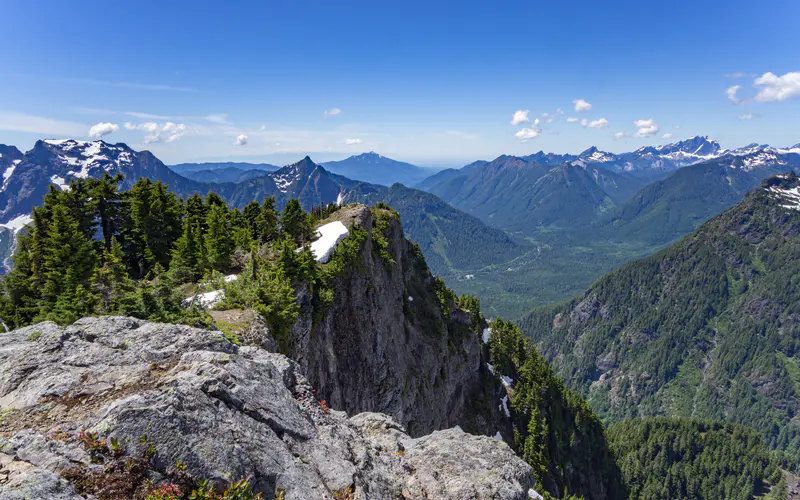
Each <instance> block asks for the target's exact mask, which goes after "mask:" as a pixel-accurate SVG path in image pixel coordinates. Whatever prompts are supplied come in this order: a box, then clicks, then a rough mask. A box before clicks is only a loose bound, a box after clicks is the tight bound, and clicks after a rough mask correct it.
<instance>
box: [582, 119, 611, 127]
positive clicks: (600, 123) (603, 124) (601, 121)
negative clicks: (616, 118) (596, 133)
mask: <svg viewBox="0 0 800 500" xmlns="http://www.w3.org/2000/svg"><path fill="white" fill-rule="evenodd" d="M587 126H588V127H589V128H606V127H608V120H606V119H605V118H600V119H599V120H592V121H590V122H589V124H588V125H587Z"/></svg>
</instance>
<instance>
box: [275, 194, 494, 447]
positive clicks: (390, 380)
mask: <svg viewBox="0 0 800 500" xmlns="http://www.w3.org/2000/svg"><path fill="white" fill-rule="evenodd" d="M374 214H375V217H374V216H373V212H372V211H370V209H369V208H367V207H366V206H364V205H352V206H348V207H346V208H344V209H342V210H340V211H338V212H337V213H336V214H334V218H336V219H338V220H341V221H342V222H343V223H345V225H347V226H350V225H351V224H354V225H356V226H360V227H362V228H364V229H366V230H367V231H368V236H367V237H366V239H365V240H364V242H363V243H362V245H361V248H360V251H359V255H358V259H357V260H356V262H354V263H353V264H352V265H350V266H349V267H348V269H346V270H345V271H344V272H342V273H340V275H339V276H338V277H337V279H336V283H335V285H334V290H335V291H336V293H335V296H334V301H333V304H332V305H331V306H330V308H328V309H327V311H320V310H319V306H318V305H315V304H314V303H313V300H312V297H311V294H309V293H307V292H302V293H301V294H300V297H299V299H300V304H301V307H302V313H301V317H300V319H299V320H298V322H297V324H296V325H295V327H294V329H293V332H292V337H293V340H294V347H293V349H292V352H291V355H290V356H291V357H292V358H293V359H295V360H297V362H298V363H299V364H300V366H301V367H302V368H303V370H304V372H305V373H306V374H307V376H308V378H309V380H310V381H311V383H312V384H313V385H314V386H315V387H316V388H317V390H318V391H319V392H318V394H319V395H320V398H321V399H322V398H324V399H326V400H327V401H328V402H329V403H330V404H331V405H332V406H333V407H335V408H341V409H343V410H345V411H347V412H348V413H349V414H353V413H357V412H363V411H375V412H381V413H387V414H389V415H391V416H392V417H393V418H395V419H396V420H398V421H399V422H400V423H401V424H402V425H403V426H405V427H406V428H407V429H408V431H409V433H410V434H411V435H412V436H418V435H422V434H427V433H429V432H431V431H433V430H436V429H442V428H445V427H450V426H453V425H455V424H459V425H462V426H465V428H468V429H469V430H472V431H476V432H482V433H487V434H492V435H494V434H495V432H496V431H497V430H499V429H500V428H503V426H508V423H507V422H504V421H503V420H502V419H501V414H500V412H498V411H496V408H495V411H494V412H483V413H481V412H479V411H477V410H476V408H478V407H480V406H481V404H482V403H483V402H485V401H483V400H484V399H485V398H486V396H484V395H483V393H484V391H488V393H489V394H494V393H495V392H496V399H497V401H498V402H499V398H500V397H501V395H500V392H502V386H501V385H500V383H499V381H498V380H497V379H495V378H494V377H492V376H491V375H490V374H489V373H488V371H487V370H486V367H485V363H482V362H481V356H482V344H481V339H480V330H481V329H482V327H483V326H482V325H473V324H472V318H471V315H470V313H469V312H468V311H462V310H459V309H458V308H456V307H455V306H454V304H452V303H451V304H449V307H448V308H447V309H449V310H450V311H449V316H445V315H446V314H447V313H446V312H445V313H443V308H442V305H441V303H440V301H439V298H438V297H437V294H436V291H435V288H434V278H433V276H432V275H431V273H430V271H429V270H428V267H427V265H426V264H425V260H424V257H423V256H422V253H421V252H420V250H419V247H417V246H416V245H415V244H413V243H411V242H410V241H408V240H407V239H406V238H405V236H404V235H403V230H402V227H401V225H400V221H399V219H398V218H397V215H396V213H394V212H391V211H388V210H379V209H374ZM377 218H381V219H382V220H383V222H382V223H379V222H378V220H377ZM381 238H383V241H385V242H387V247H386V249H387V253H388V256H390V257H391V260H392V261H393V262H390V261H389V260H387V258H386V256H384V257H382V256H381V252H380V249H379V246H378V243H377V242H376V239H381ZM315 307H317V310H316V311H315ZM315 317H316V318H317V319H316V321H315ZM320 318H321V319H320ZM503 395H504V394H503ZM490 397H492V396H490ZM504 432H505V430H504ZM508 435H509V436H510V432H508Z"/></svg>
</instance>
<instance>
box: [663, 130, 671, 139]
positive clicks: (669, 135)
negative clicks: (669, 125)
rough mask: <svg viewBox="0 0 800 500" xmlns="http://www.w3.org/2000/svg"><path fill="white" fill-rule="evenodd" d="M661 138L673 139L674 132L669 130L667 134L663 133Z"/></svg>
mask: <svg viewBox="0 0 800 500" xmlns="http://www.w3.org/2000/svg"><path fill="white" fill-rule="evenodd" d="M661 138H662V139H672V134H670V133H669V132H667V133H666V134H664V135H662V136H661Z"/></svg>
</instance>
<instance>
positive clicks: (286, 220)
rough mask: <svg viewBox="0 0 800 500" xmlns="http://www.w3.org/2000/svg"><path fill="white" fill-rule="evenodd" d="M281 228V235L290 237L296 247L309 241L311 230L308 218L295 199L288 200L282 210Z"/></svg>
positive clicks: (311, 234)
mask: <svg viewBox="0 0 800 500" xmlns="http://www.w3.org/2000/svg"><path fill="white" fill-rule="evenodd" d="M281 228H282V229H283V233H284V234H286V235H288V236H289V237H291V238H292V239H293V240H294V241H295V243H297V244H298V245H302V244H303V243H305V242H307V241H311V238H312V236H313V230H312V226H311V220H310V217H309V215H308V214H307V213H306V212H305V211H304V210H303V208H302V207H301V206H300V202H299V201H298V200H297V199H296V198H292V199H291V200H289V202H288V203H287V204H286V207H285V208H284V209H283V214H282V215H281Z"/></svg>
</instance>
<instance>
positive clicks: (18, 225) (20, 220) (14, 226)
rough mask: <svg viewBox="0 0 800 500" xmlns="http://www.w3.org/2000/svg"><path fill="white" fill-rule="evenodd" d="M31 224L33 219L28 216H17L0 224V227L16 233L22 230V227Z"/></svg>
mask: <svg viewBox="0 0 800 500" xmlns="http://www.w3.org/2000/svg"><path fill="white" fill-rule="evenodd" d="M32 222H33V217H31V216H30V215H19V216H17V217H14V218H13V219H11V220H10V221H8V222H6V223H3V224H0V227H4V228H6V229H10V230H12V231H13V232H15V233H16V232H18V231H19V230H20V229H22V228H23V227H25V226H27V225H28V224H30V223H32Z"/></svg>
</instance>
